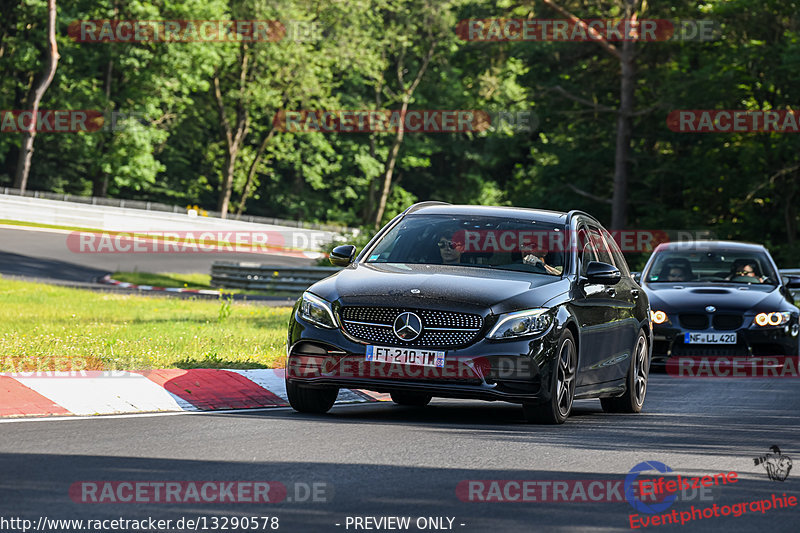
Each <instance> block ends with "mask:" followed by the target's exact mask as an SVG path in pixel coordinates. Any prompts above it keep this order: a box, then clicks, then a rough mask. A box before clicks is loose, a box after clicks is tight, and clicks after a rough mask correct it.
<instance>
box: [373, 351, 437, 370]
mask: <svg viewBox="0 0 800 533" xmlns="http://www.w3.org/2000/svg"><path fill="white" fill-rule="evenodd" d="M367 361H374V362H377V363H399V364H401V365H418V366H432V367H436V368H442V367H444V352H438V351H434V350H420V349H418V348H393V347H391V346H367Z"/></svg>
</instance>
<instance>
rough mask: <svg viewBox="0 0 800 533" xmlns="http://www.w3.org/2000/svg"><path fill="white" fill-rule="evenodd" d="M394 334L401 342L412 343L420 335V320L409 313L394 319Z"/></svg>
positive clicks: (401, 314)
mask: <svg viewBox="0 0 800 533" xmlns="http://www.w3.org/2000/svg"><path fill="white" fill-rule="evenodd" d="M393 329H394V334H395V335H397V338H398V339H400V340H403V341H413V340H414V339H416V338H417V337H419V335H420V333H422V320H421V319H420V318H419V317H418V316H417V315H415V314H414V313H412V312H410V311H406V312H405V313H400V314H399V315H398V316H397V318H395V319H394V328H393Z"/></svg>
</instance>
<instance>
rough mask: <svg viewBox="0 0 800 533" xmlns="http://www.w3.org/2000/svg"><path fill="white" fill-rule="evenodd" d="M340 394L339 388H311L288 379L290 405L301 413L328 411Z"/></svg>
mask: <svg viewBox="0 0 800 533" xmlns="http://www.w3.org/2000/svg"><path fill="white" fill-rule="evenodd" d="M338 395H339V389H337V388H324V389H323V388H311V387H302V386H300V385H298V384H296V383H293V382H291V381H288V380H287V381H286V396H287V397H288V398H289V405H291V406H292V409H294V410H295V411H298V412H300V413H316V414H322V413H327V412H328V411H329V410H330V408H331V407H333V404H334V402H336V397H337V396H338Z"/></svg>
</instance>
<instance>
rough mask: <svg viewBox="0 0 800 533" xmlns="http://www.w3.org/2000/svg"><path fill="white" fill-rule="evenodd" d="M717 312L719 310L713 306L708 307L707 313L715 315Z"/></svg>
mask: <svg viewBox="0 0 800 533" xmlns="http://www.w3.org/2000/svg"><path fill="white" fill-rule="evenodd" d="M716 310H717V308H716V307H714V306H713V305H709V306H707V307H706V313H713V312H714V311H716Z"/></svg>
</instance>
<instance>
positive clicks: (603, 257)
mask: <svg viewBox="0 0 800 533" xmlns="http://www.w3.org/2000/svg"><path fill="white" fill-rule="evenodd" d="M589 239H590V240H591V241H592V243H593V244H594V248H595V250H597V259H596V260H597V261H602V262H603V263H608V264H609V265H613V264H614V260H613V259H612V258H611V251H610V250H609V249H608V244H606V241H605V239H603V237H602V236H601V235H600V230H599V229H598V228H595V227H590V228H589Z"/></svg>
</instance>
